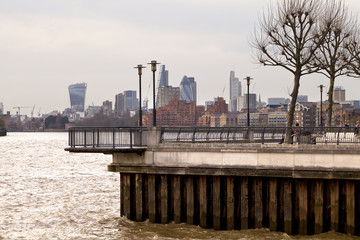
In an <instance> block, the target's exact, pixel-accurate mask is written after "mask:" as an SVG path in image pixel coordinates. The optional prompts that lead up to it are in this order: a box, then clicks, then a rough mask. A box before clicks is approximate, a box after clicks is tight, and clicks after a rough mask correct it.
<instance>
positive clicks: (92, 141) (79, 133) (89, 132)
mask: <svg viewBox="0 0 360 240" xmlns="http://www.w3.org/2000/svg"><path fill="white" fill-rule="evenodd" d="M146 131H147V128H134V127H132V128H131V127H73V128H70V129H69V146H70V147H71V148H76V147H85V148H133V147H143V146H146V137H145V136H146V135H145V134H144V132H146Z"/></svg>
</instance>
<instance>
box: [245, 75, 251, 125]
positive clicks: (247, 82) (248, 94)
mask: <svg viewBox="0 0 360 240" xmlns="http://www.w3.org/2000/svg"><path fill="white" fill-rule="evenodd" d="M244 80H246V84H247V126H248V127H250V90H249V87H250V80H252V78H251V77H249V76H248V77H246V78H244Z"/></svg>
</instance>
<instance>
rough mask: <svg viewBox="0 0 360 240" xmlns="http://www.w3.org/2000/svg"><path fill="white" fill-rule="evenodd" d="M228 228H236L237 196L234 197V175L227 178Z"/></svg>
mask: <svg viewBox="0 0 360 240" xmlns="http://www.w3.org/2000/svg"><path fill="white" fill-rule="evenodd" d="M226 188H227V191H226V229H228V230H231V229H234V219H235V218H234V217H235V215H234V214H235V198H234V177H227V178H226Z"/></svg>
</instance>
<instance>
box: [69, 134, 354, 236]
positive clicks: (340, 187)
mask: <svg viewBox="0 0 360 240" xmlns="http://www.w3.org/2000/svg"><path fill="white" fill-rule="evenodd" d="M336 130H337V131H335V130H334V129H332V130H331V131H330V132H331V133H332V132H335V133H337V136H336V134H335V135H334V138H333V139H330V138H329V137H328V139H324V136H325V135H326V133H325V132H324V131H323V130H322V131H321V132H314V131H312V132H310V133H309V131H307V133H306V134H304V136H303V137H302V138H301V139H302V141H298V142H297V143H300V144H295V143H294V144H279V140H281V138H282V136H281V133H284V132H285V130H284V129H283V130H281V131H280V130H279V129H265V128H264V129H260V128H259V129H255V128H223V129H220V128H217V129H210V128H208V129H205V128H200V129H199V128H198V129H195V128H193V129H191V128H182V129H181V128H176V129H175V128H149V129H145V128H122V129H119V128H74V129H71V130H70V131H69V145H70V147H69V148H67V149H66V150H68V151H70V152H96V153H105V154H112V156H113V160H112V163H111V164H110V165H109V166H108V170H109V171H111V172H119V173H120V204H121V207H120V214H121V216H126V217H127V218H129V219H131V220H134V221H144V220H146V219H149V221H150V222H153V223H162V224H166V223H169V222H170V221H174V222H175V223H182V222H186V223H188V224H194V225H200V226H201V227H204V228H213V229H216V230H221V229H228V230H230V229H251V228H269V229H270V230H272V231H283V232H286V233H288V234H294V235H296V234H302V235H306V234H319V233H322V232H327V231H330V230H334V231H337V232H343V233H348V234H352V235H360V149H359V145H358V144H356V143H357V139H355V140H354V138H352V139H351V141H350V140H346V141H342V140H341V139H339V138H340V132H342V131H340V130H339V129H336ZM304 132H305V131H304ZM328 133H329V131H328ZM341 135H342V134H341ZM344 135H346V133H344ZM328 136H329V134H328ZM331 136H333V135H332V134H331ZM340 140H341V141H340ZM314 143H316V144H314Z"/></svg>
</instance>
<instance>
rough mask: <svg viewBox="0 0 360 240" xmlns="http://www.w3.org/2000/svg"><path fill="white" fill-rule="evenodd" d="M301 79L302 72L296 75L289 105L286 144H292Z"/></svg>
mask: <svg viewBox="0 0 360 240" xmlns="http://www.w3.org/2000/svg"><path fill="white" fill-rule="evenodd" d="M300 77H301V72H300V71H297V72H296V73H295V74H294V87H293V91H292V93H291V95H290V96H291V101H290V104H289V111H288V113H287V121H286V136H285V143H288V144H289V143H291V135H292V132H291V130H292V126H293V122H294V113H295V106H296V101H297V97H298V94H299V88H300Z"/></svg>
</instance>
